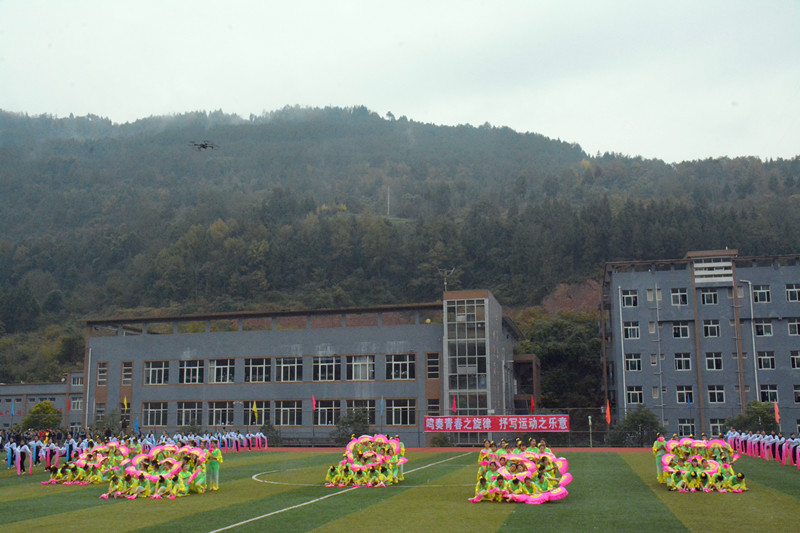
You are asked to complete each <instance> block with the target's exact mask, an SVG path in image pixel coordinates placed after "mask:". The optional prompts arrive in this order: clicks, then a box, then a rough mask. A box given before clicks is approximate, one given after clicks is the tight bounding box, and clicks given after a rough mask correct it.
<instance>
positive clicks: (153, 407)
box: [142, 402, 167, 427]
mask: <svg viewBox="0 0 800 533" xmlns="http://www.w3.org/2000/svg"><path fill="white" fill-rule="evenodd" d="M142 425H143V426H147V427H152V426H166V425H167V402H144V403H143V404H142Z"/></svg>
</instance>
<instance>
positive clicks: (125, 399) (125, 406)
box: [122, 396, 128, 411]
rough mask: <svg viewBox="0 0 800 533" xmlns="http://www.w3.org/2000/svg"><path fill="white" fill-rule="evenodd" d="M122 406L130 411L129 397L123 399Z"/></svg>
mask: <svg viewBox="0 0 800 533" xmlns="http://www.w3.org/2000/svg"><path fill="white" fill-rule="evenodd" d="M122 406H123V407H124V408H125V410H126V411H127V410H128V397H127V396H125V398H123V400H122Z"/></svg>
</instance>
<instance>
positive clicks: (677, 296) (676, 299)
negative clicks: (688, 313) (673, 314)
mask: <svg viewBox="0 0 800 533" xmlns="http://www.w3.org/2000/svg"><path fill="white" fill-rule="evenodd" d="M670 294H671V295H672V305H688V304H689V295H688V294H687V293H686V289H672V290H671V291H670Z"/></svg>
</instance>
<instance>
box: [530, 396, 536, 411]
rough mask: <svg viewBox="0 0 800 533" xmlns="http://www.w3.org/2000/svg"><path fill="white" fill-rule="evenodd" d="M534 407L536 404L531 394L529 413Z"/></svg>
mask: <svg viewBox="0 0 800 533" xmlns="http://www.w3.org/2000/svg"><path fill="white" fill-rule="evenodd" d="M535 407H536V404H535V403H534V401H533V396H531V413H533V410H534V408H535Z"/></svg>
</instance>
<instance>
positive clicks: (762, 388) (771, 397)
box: [759, 385, 778, 402]
mask: <svg viewBox="0 0 800 533" xmlns="http://www.w3.org/2000/svg"><path fill="white" fill-rule="evenodd" d="M759 393H760V396H761V401H762V402H777V401H778V386H777V385H759Z"/></svg>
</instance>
